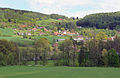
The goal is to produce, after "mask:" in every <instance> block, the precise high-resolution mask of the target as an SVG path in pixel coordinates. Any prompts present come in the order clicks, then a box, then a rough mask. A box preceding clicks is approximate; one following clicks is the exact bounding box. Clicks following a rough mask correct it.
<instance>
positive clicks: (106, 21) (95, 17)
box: [77, 11, 120, 30]
mask: <svg viewBox="0 0 120 78" xmlns="http://www.w3.org/2000/svg"><path fill="white" fill-rule="evenodd" d="M77 25H78V26H82V27H95V28H97V29H106V28H108V29H117V30H118V29H120V11H119V12H110V13H96V14H90V15H87V16H85V17H84V18H83V19H81V20H80V21H78V22H77Z"/></svg>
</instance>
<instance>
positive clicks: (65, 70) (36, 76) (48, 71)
mask: <svg viewBox="0 0 120 78" xmlns="http://www.w3.org/2000/svg"><path fill="white" fill-rule="evenodd" d="M119 73H120V69H119V68H97V67H86V68H85V67H42V66H36V67H35V66H30V67H29V66H8V67H1V68H0V78H119V77H120V74H119Z"/></svg>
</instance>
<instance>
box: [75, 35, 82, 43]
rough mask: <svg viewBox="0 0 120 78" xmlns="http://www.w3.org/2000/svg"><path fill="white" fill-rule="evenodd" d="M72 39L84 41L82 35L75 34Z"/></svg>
mask: <svg viewBox="0 0 120 78" xmlns="http://www.w3.org/2000/svg"><path fill="white" fill-rule="evenodd" d="M73 40H75V41H78V42H79V41H84V38H83V36H82V35H79V36H77V37H74V38H73Z"/></svg>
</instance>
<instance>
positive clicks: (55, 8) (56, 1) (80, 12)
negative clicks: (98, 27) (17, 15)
mask: <svg viewBox="0 0 120 78" xmlns="http://www.w3.org/2000/svg"><path fill="white" fill-rule="evenodd" d="M0 7H7V8H13V9H22V10H30V11H36V12H40V13H45V14H51V13H55V14H61V15H65V16H68V17H72V16H75V17H77V16H78V17H84V16H85V15H88V14H92V13H100V12H115V11H120V0H0Z"/></svg>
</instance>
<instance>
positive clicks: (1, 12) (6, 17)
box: [0, 8, 67, 24]
mask: <svg viewBox="0 0 120 78" xmlns="http://www.w3.org/2000/svg"><path fill="white" fill-rule="evenodd" d="M59 18H61V19H67V17H65V16H63V15H58V14H51V15H47V14H42V13H38V12H32V11H25V10H14V9H9V8H0V22H7V23H8V22H10V23H20V24H24V23H25V24H26V23H27V24H28V23H29V24H35V23H36V21H40V20H45V19H59Z"/></svg>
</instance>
